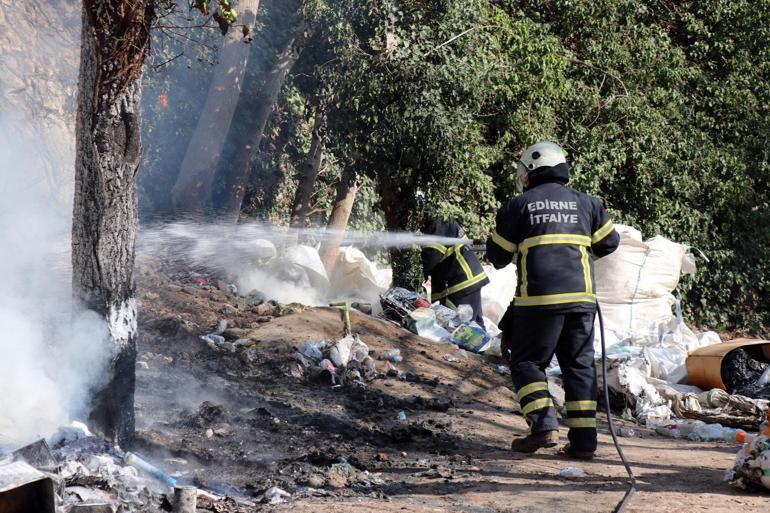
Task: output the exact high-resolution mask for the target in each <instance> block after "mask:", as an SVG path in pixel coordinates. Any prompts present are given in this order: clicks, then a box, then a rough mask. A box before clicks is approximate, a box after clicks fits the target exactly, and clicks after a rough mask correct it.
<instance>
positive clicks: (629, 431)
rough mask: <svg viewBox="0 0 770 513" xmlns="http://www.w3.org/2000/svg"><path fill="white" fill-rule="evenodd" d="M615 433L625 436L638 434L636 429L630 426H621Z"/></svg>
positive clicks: (631, 436) (630, 436)
mask: <svg viewBox="0 0 770 513" xmlns="http://www.w3.org/2000/svg"><path fill="white" fill-rule="evenodd" d="M615 434H616V435H618V436H622V437H623V438H633V437H634V436H636V431H634V429H633V428H630V427H626V426H620V427H619V428H618V429H616V430H615Z"/></svg>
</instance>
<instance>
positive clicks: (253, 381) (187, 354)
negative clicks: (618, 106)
mask: <svg viewBox="0 0 770 513" xmlns="http://www.w3.org/2000/svg"><path fill="white" fill-rule="evenodd" d="M153 276H154V275H153ZM142 283H143V294H142V307H143V308H142V311H143V318H142V327H143V330H142V333H143V334H142V339H141V341H140V362H141V363H140V364H139V367H138V379H139V390H138V393H137V402H138V407H139V409H138V421H139V424H140V438H139V448H140V449H141V450H142V451H143V453H144V454H148V455H150V456H151V457H152V458H154V461H156V462H157V463H158V464H159V465H160V466H162V467H164V468H166V469H167V470H169V471H171V472H175V475H176V476H177V477H179V478H180V479H181V480H182V481H188V482H192V483H195V484H197V485H199V486H203V487H206V488H208V489H211V490H214V491H218V492H220V493H223V494H228V495H232V496H236V497H240V498H241V499H242V500H245V501H253V500H254V499H255V498H258V497H259V496H260V495H261V494H262V493H263V492H264V491H265V490H266V489H268V488H269V487H271V486H279V487H281V488H283V489H285V490H286V491H288V492H291V493H292V500H291V501H290V502H288V503H285V504H280V505H275V506H268V505H252V506H249V505H247V504H246V503H242V504H240V505H237V504H236V503H235V502H231V503H228V504H230V505H229V506H227V505H226V504H224V503H218V504H216V505H211V504H208V505H207V504H205V503H204V504H201V507H202V508H204V510H206V511H258V510H259V511H261V510H263V511H286V512H288V511H291V512H293V513H300V512H316V511H328V512H395V511H399V512H401V511H410V512H411V511H414V512H423V511H425V512H427V511H449V512H461V511H462V512H468V513H487V512H499V511H559V510H563V511H570V512H572V511H579V512H582V511H586V512H591V513H595V512H602V511H612V509H613V507H614V506H615V504H616V503H617V502H618V501H619V500H620V499H621V497H622V495H623V492H624V491H625V487H626V484H625V472H624V469H623V467H622V466H621V465H620V463H619V460H618V457H617V454H616V453H615V450H614V448H613V446H612V443H611V439H610V437H609V436H608V434H607V431H606V423H605V422H604V421H603V420H602V421H601V422H600V447H599V451H598V454H597V458H596V459H595V460H593V461H591V462H579V463H576V462H574V461H570V460H566V459H563V458H560V457H559V456H558V455H557V453H556V450H555V449H554V450H548V451H544V452H543V453H542V454H538V455H536V456H529V457H525V456H520V455H515V454H513V453H511V452H510V451H508V450H506V449H507V447H508V446H509V444H510V441H511V439H512V438H513V436H519V435H522V434H523V433H524V431H525V429H526V425H525V422H524V419H523V418H522V417H521V414H520V413H519V408H518V404H517V403H516V400H515V396H514V394H513V393H512V392H511V390H510V387H509V379H510V378H509V377H507V376H503V375H501V374H499V373H498V372H497V364H498V363H499V362H495V361H491V360H488V359H486V358H484V357H480V356H478V355H472V354H470V353H466V352H464V351H461V350H459V349H457V348H455V347H454V346H448V345H444V344H436V343H433V342H430V341H427V340H425V339H422V338H420V337H417V336H414V335H412V334H411V333H408V332H406V331H404V330H402V329H400V328H399V327H397V326H395V325H393V324H391V323H388V322H386V321H382V320H379V319H375V318H372V317H369V316H365V315H363V314H359V313H355V314H354V315H353V318H352V320H353V326H354V331H356V332H358V333H359V334H360V337H361V339H362V340H363V341H364V342H365V343H366V344H367V345H368V346H369V348H370V349H371V350H372V351H374V353H375V354H377V353H381V352H382V351H384V350H386V349H390V348H400V349H401V351H402V354H403V355H404V362H402V363H401V364H399V365H398V370H399V372H400V376H390V377H389V376H387V375H385V364H384V362H378V366H379V367H378V370H380V371H381V372H382V375H380V376H379V377H378V378H377V379H375V380H374V381H372V382H370V383H367V384H366V386H361V385H346V386H340V387H333V386H332V384H331V383H330V382H323V381H313V380H311V379H310V378H309V377H308V376H307V375H305V374H304V373H303V372H302V368H301V366H300V365H298V364H297V363H296V361H295V360H294V359H293V357H292V355H293V354H294V352H295V348H296V347H297V346H298V345H299V344H300V343H302V342H305V341H308V340H316V341H317V340H320V339H326V338H330V339H336V338H339V337H340V336H341V335H342V323H341V318H340V313H339V312H338V311H336V310H333V309H312V310H308V311H304V312H301V313H296V314H292V315H285V316H281V317H278V318H275V319H273V320H271V321H270V322H264V321H265V319H260V320H261V321H262V322H257V320H256V319H257V318H258V317H260V316H262V317H264V313H265V312H264V310H263V309H257V308H253V307H249V306H248V305H244V304H242V300H241V299H237V298H234V297H232V296H230V295H229V294H227V292H222V291H219V290H216V289H215V288H209V287H204V288H200V287H198V288H196V287H189V286H184V288H183V287H180V286H178V285H175V284H171V283H169V282H167V281H165V280H164V279H162V278H160V277H157V276H154V277H153V279H151V280H150V279H147V276H145V279H144V280H143V281H142ZM220 318H226V319H227V320H228V324H230V325H236V326H240V328H237V329H236V330H235V331H234V332H233V333H230V334H229V335H228V336H229V337H230V338H233V337H236V336H237V337H239V338H251V339H252V340H253V345H252V350H251V351H250V352H249V353H248V354H246V351H245V350H239V351H236V352H234V353H230V352H227V351H218V350H215V349H212V348H210V347H209V346H207V345H206V344H205V343H203V342H202V341H201V340H200V339H199V338H198V335H200V334H202V333H204V332H206V331H207V330H208V329H211V328H212V327H213V326H214V325H215V324H216V322H217V320H218V319H220ZM449 360H452V361H449ZM399 412H404V414H405V415H406V420H399ZM600 420H601V419H600ZM634 427H635V429H636V431H637V436H636V437H634V438H623V439H621V441H622V443H623V447H624V449H625V451H626V455H627V457H628V459H629V460H630V461H631V462H632V465H633V468H634V472H635V473H636V475H637V479H638V492H637V494H636V495H635V497H634V498H633V501H632V503H631V507H630V508H629V510H628V511H666V512H668V513H674V512H680V511H681V512H691V511H739V510H740V511H743V512H753V511H756V512H759V511H767V508H768V496H767V495H761V494H756V493H753V492H743V491H741V490H737V489H735V488H732V487H730V486H729V485H728V484H727V483H725V482H723V481H722V478H723V475H724V473H725V470H726V469H728V468H729V467H730V466H731V463H732V461H733V459H734V453H735V452H736V451H737V447H736V446H732V445H728V444H712V443H708V444H706V443H694V442H689V441H675V440H670V439H666V438H661V437H658V436H657V435H655V434H654V433H652V432H650V431H649V430H646V429H643V428H638V427H636V426H634ZM562 433H563V437H564V438H566V429H564V430H563V432H562ZM567 466H577V467H580V468H581V469H583V470H584V471H585V473H586V475H585V477H582V478H579V479H567V478H564V477H561V476H560V475H559V471H560V470H561V469H562V468H564V467H567Z"/></svg>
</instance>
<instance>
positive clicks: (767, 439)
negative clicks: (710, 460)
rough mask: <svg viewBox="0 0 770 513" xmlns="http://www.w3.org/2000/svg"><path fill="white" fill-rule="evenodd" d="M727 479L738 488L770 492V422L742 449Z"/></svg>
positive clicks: (766, 422) (765, 423)
mask: <svg viewBox="0 0 770 513" xmlns="http://www.w3.org/2000/svg"><path fill="white" fill-rule="evenodd" d="M768 420H770V417H768ZM725 477H726V478H727V480H728V481H730V482H731V484H733V485H735V486H737V487H738V488H742V489H747V488H765V489H767V490H770V428H769V427H768V421H765V422H764V423H763V424H762V426H761V427H760V431H759V434H757V435H756V436H753V437H750V438H749V439H748V443H746V444H745V445H744V446H743V447H742V448H741V450H740V451H739V452H738V455H737V456H736V457H735V465H734V466H733V468H732V470H731V471H729V472H728V473H727V476H725Z"/></svg>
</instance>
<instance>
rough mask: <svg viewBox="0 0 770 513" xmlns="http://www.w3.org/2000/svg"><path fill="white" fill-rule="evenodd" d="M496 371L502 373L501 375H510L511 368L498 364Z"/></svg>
mask: <svg viewBox="0 0 770 513" xmlns="http://www.w3.org/2000/svg"><path fill="white" fill-rule="evenodd" d="M497 373H498V374H502V375H503V376H510V375H511V368H510V367H508V366H507V365H498V366H497Z"/></svg>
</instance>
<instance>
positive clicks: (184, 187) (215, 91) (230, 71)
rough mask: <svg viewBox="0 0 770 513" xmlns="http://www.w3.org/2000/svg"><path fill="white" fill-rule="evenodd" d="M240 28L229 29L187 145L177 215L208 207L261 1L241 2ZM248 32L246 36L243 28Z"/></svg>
mask: <svg viewBox="0 0 770 513" xmlns="http://www.w3.org/2000/svg"><path fill="white" fill-rule="evenodd" d="M237 8H238V20H239V24H238V25H237V26H233V27H230V30H228V32H227V35H226V36H225V39H224V42H223V44H222V48H221V49H220V50H219V56H218V62H217V65H216V67H215V68H214V74H213V77H212V79H211V85H210V86H209V92H208V96H207V98H206V103H205V104H204V106H203V110H202V111H201V115H200V118H199V119H198V125H197V126H196V127H195V132H194V133H193V136H192V139H191V140H190V143H189V145H188V146H187V152H186V153H185V156H184V160H183V161H182V165H181V168H180V170H179V177H178V178H177V180H176V184H175V185H174V187H173V189H172V190H171V199H172V202H173V205H174V211H175V212H176V213H177V214H190V213H200V212H202V211H204V210H205V209H206V208H208V207H209V201H211V188H212V185H213V183H214V175H215V174H216V171H217V164H218V162H219V159H220V157H221V155H222V148H223V147H224V144H225V138H226V137H227V133H228V130H229V129H230V123H231V122H232V120H233V114H234V113H235V108H236V106H237V105H238V98H239V97H240V95H241V87H242V84H243V76H244V73H245V72H246V65H247V64H248V61H249V54H250V53H251V51H252V45H251V43H250V41H247V39H250V38H251V34H253V33H254V26H255V24H256V19H257V10H258V9H259V0H240V1H239V2H238V6H237ZM242 27H245V29H247V30H248V32H247V34H249V35H244V29H243V28H242Z"/></svg>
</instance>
